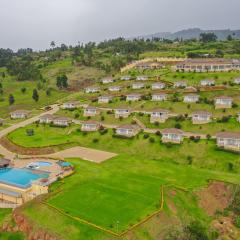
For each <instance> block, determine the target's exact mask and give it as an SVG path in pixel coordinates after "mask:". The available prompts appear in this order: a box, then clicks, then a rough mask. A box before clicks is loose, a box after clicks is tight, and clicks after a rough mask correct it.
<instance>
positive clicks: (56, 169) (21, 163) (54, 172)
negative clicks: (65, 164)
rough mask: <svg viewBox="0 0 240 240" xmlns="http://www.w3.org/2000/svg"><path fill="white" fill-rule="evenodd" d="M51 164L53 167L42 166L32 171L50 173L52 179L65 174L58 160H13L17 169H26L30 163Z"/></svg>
mask: <svg viewBox="0 0 240 240" xmlns="http://www.w3.org/2000/svg"><path fill="white" fill-rule="evenodd" d="M39 161H43V162H49V163H51V164H52V165H51V166H41V167H39V168H37V169H31V170H33V171H44V172H48V173H49V177H50V179H53V178H56V177H58V176H59V175H60V174H62V173H63V170H62V168H61V166H59V165H58V164H57V161H56V160H51V159H41V158H34V159H33V158H30V159H18V160H13V166H14V167H15V168H26V166H27V165H28V164H30V163H33V162H39Z"/></svg>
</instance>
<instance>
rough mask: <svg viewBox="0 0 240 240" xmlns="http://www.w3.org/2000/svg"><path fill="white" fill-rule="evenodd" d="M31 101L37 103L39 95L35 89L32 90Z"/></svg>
mask: <svg viewBox="0 0 240 240" xmlns="http://www.w3.org/2000/svg"><path fill="white" fill-rule="evenodd" d="M32 99H33V100H34V101H35V102H37V101H38V100H39V95H38V91H37V89H33V94H32Z"/></svg>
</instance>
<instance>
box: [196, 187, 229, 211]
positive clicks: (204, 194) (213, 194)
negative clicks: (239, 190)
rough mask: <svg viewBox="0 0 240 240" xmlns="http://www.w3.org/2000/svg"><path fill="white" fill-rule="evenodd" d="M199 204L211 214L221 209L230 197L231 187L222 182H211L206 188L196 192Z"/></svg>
mask: <svg viewBox="0 0 240 240" xmlns="http://www.w3.org/2000/svg"><path fill="white" fill-rule="evenodd" d="M197 196H198V197H199V204H200V206H201V207H202V208H203V209H204V210H205V211H206V212H207V213H208V214H209V215H210V216H213V215H214V214H215V213H216V211H217V210H219V211H223V210H224V209H225V208H227V207H228V206H229V204H230V201H231V199H232V187H231V185H227V184H226V183H223V182H212V183H210V184H209V186H208V187H207V188H204V189H202V190H201V191H199V192H197Z"/></svg>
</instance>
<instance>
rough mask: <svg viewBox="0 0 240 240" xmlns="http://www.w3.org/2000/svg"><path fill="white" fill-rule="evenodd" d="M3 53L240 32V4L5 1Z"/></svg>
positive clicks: (220, 0)
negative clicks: (192, 32)
mask: <svg viewBox="0 0 240 240" xmlns="http://www.w3.org/2000/svg"><path fill="white" fill-rule="evenodd" d="M0 6H1V9H0V11H1V12H0V29H1V33H0V48H12V49H14V50H16V49H19V48H27V47H29V48H33V49H35V50H39V49H45V48H49V45H50V42H51V41H55V42H56V44H57V45H60V44H61V43H65V44H72V45H76V44H77V43H78V42H81V43H85V42H88V41H102V40H105V39H109V38H116V37H120V36H121V37H135V36H140V35H147V34H152V33H157V32H175V31H178V30H182V29H187V28H192V27H200V28H202V29H206V30H207V29H211V30H212V29H229V28H230V29H240V14H239V9H240V0H0Z"/></svg>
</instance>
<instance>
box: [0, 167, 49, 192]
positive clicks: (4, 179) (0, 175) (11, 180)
mask: <svg viewBox="0 0 240 240" xmlns="http://www.w3.org/2000/svg"><path fill="white" fill-rule="evenodd" d="M46 177H48V174H37V173H33V172H32V171H31V170H28V169H18V168H5V169H1V170H0V182H1V183H5V184H9V185H13V186H16V187H20V188H27V187H29V186H30V185H31V181H34V180H37V179H39V178H46Z"/></svg>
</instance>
